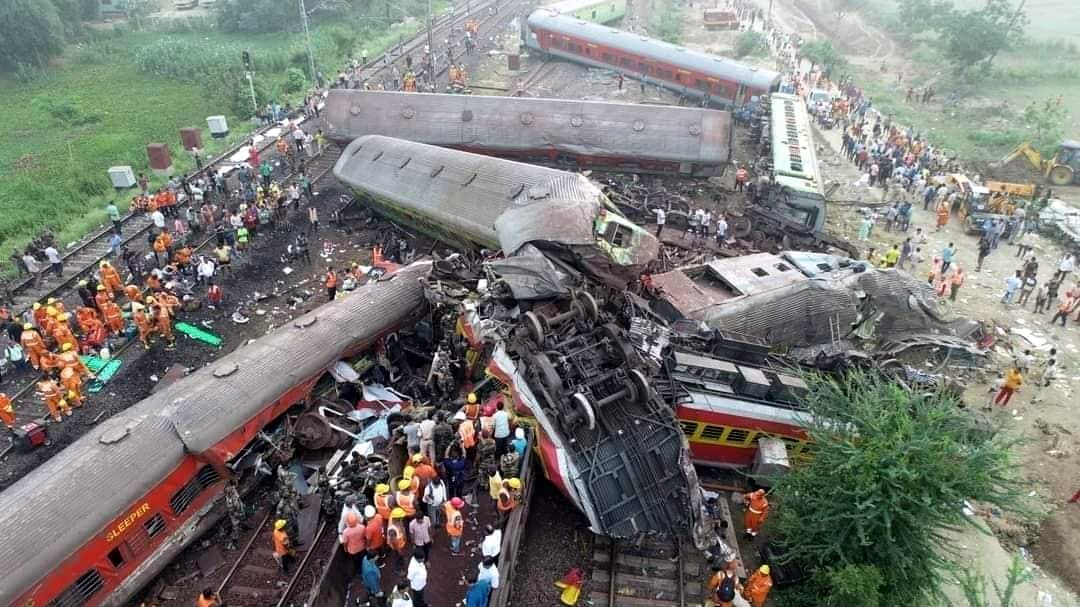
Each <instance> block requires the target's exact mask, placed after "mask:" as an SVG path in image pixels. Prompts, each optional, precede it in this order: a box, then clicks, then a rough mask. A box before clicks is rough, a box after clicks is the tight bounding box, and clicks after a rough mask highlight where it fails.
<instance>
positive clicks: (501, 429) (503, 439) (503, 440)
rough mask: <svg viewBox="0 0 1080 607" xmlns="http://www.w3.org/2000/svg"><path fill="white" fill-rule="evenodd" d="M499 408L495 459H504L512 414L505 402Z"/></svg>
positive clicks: (495, 420)
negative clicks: (507, 409)
mask: <svg viewBox="0 0 1080 607" xmlns="http://www.w3.org/2000/svg"><path fill="white" fill-rule="evenodd" d="M497 407H498V410H497V411H495V414H494V415H492V416H491V424H492V426H493V432H492V435H493V436H494V437H495V457H502V454H503V453H506V444H507V443H508V442H510V413H508V412H507V411H506V404H505V403H503V402H499V404H498V405H497ZM492 588H494V586H492Z"/></svg>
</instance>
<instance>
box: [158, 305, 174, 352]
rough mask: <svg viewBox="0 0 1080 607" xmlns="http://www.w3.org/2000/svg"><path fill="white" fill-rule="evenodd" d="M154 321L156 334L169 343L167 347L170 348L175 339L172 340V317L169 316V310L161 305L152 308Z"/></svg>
mask: <svg viewBox="0 0 1080 607" xmlns="http://www.w3.org/2000/svg"><path fill="white" fill-rule="evenodd" d="M154 320H155V322H156V324H157V330H158V332H159V333H161V336H162V337H164V338H165V341H167V342H169V346H172V344H173V343H174V342H175V341H176V339H175V338H173V334H172V317H171V316H169V308H168V307H167V306H165V305H163V304H158V305H157V307H155V308H154Z"/></svg>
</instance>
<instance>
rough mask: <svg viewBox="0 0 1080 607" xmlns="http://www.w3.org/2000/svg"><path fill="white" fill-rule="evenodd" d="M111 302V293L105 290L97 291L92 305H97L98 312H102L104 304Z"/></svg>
mask: <svg viewBox="0 0 1080 607" xmlns="http://www.w3.org/2000/svg"><path fill="white" fill-rule="evenodd" d="M112 300H113V297H112V293H109V291H108V290H105V289H103V290H101V291H98V292H97V295H95V296H94V303H96V304H97V307H98V310H103V309H104V307H105V304H106V303H107V302H110V301H112Z"/></svg>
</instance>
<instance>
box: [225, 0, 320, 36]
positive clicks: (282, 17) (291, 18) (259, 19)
mask: <svg viewBox="0 0 1080 607" xmlns="http://www.w3.org/2000/svg"><path fill="white" fill-rule="evenodd" d="M217 10H218V25H219V26H220V27H221V29H223V30H225V31H227V32H247V33H267V32H283V31H286V30H289V29H292V28H293V27H294V25H295V24H297V23H299V22H300V7H299V5H298V4H297V3H296V2H292V1H288V0H225V1H224V2H218V9H217Z"/></svg>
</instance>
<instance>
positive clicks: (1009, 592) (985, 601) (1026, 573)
mask: <svg viewBox="0 0 1080 607" xmlns="http://www.w3.org/2000/svg"><path fill="white" fill-rule="evenodd" d="M1033 577H1034V576H1033V575H1032V573H1031V570H1030V569H1028V567H1027V565H1026V564H1025V563H1024V561H1023V560H1022V559H1021V558H1020V557H1018V556H1014V557H1013V559H1012V562H1011V563H1009V570H1008V571H1007V572H1006V575H1005V586H1004V587H1002V586H999V585H998V583H997V582H991V584H992V585H993V587H994V595H995V597H997V607H1013V605H1014V599H1015V598H1016V589H1017V587H1018V586H1020V585H1021V584H1026V583H1027V582H1030V581H1031V580H1032V578H1033ZM956 583H957V585H958V586H960V590H961V591H962V592H963V593H964V600H965V601H967V604H968V606H969V607H992V606H991V604H990V598H989V593H988V592H987V591H986V576H984V575H982V574H981V573H976V572H974V571H972V570H971V569H961V570H960V575H958V576H957V578H956Z"/></svg>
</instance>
